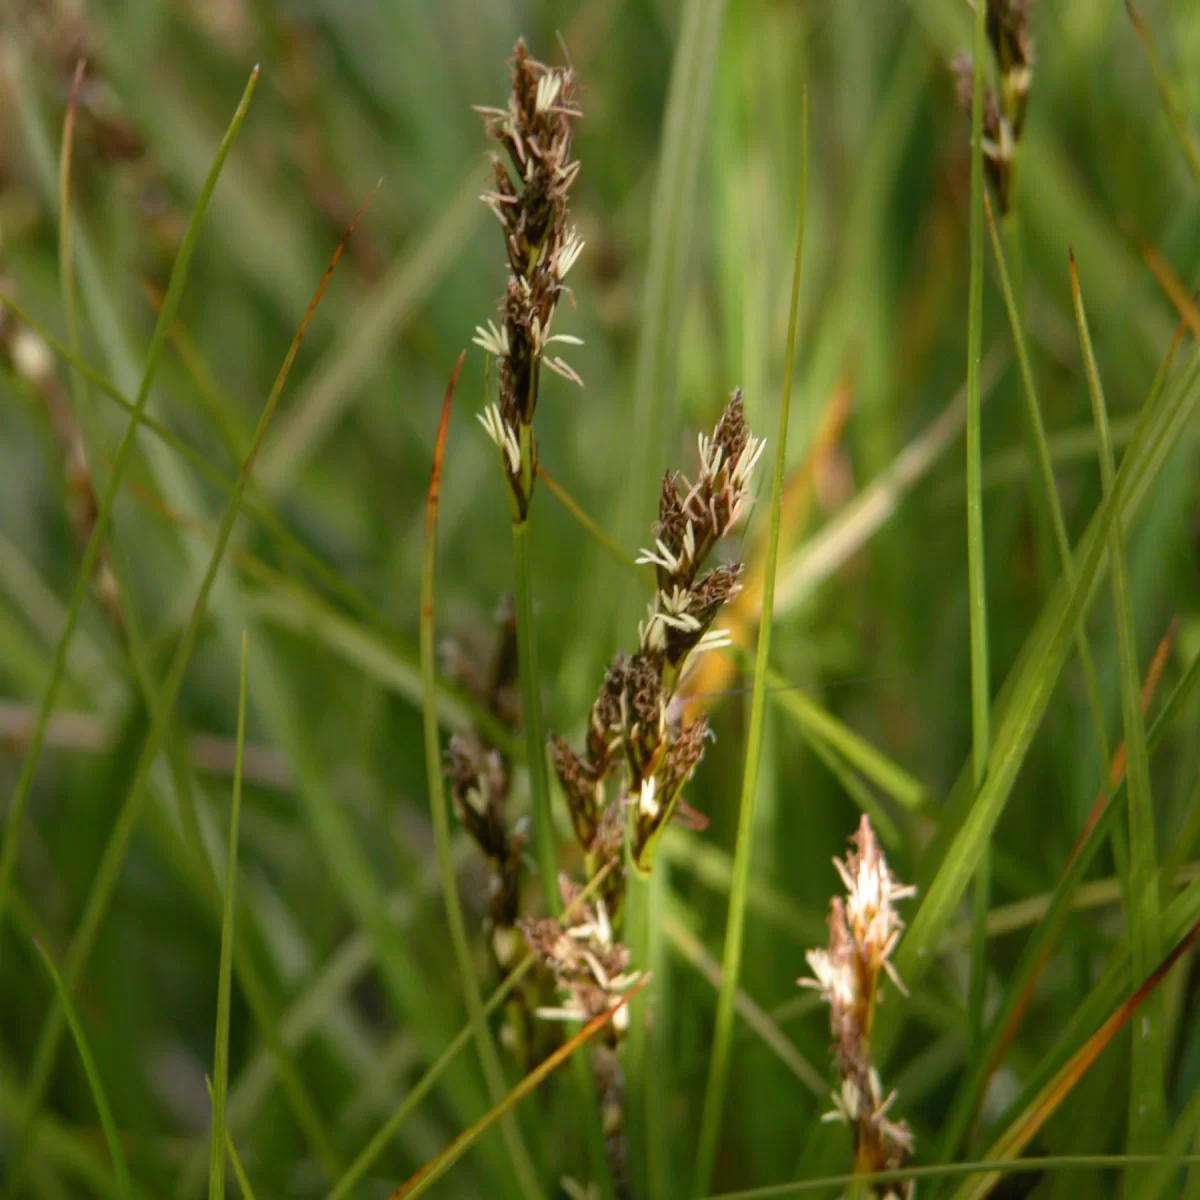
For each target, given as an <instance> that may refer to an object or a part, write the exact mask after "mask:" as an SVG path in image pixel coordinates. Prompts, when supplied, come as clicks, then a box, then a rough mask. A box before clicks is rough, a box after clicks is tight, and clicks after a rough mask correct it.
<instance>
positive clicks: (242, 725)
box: [208, 633, 246, 1200]
mask: <svg viewBox="0 0 1200 1200" xmlns="http://www.w3.org/2000/svg"><path fill="white" fill-rule="evenodd" d="M245 753H246V635H245V633H243V634H242V666H241V672H240V674H239V676H238V715H237V757H236V759H235V763H234V768H233V803H232V805H231V806H230V812H229V849H228V851H227V858H226V863H225V907H224V909H223V912H222V916H221V961H220V965H219V967H218V973H217V980H218V982H217V1036H216V1046H215V1049H214V1051H213V1088H212V1135H211V1138H210V1143H211V1144H210V1153H209V1160H208V1200H224V1197H225V1096H226V1093H227V1091H228V1087H229V999H230V992H231V991H232V989H233V938H234V925H233V914H234V900H235V897H234V889H235V888H236V886H237V854H238V819H239V817H240V816H241V811H242V762H243V760H244V758H245Z"/></svg>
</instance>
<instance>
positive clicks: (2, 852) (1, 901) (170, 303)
mask: <svg viewBox="0 0 1200 1200" xmlns="http://www.w3.org/2000/svg"><path fill="white" fill-rule="evenodd" d="M257 82H258V68H257V67H255V68H254V70H253V71H252V72H251V73H250V79H249V82H248V83H247V84H246V89H245V91H244V92H243V93H242V98H241V101H240V103H239V104H238V106H237V109H236V111H235V112H234V114H233V120H232V121H230V123H229V128H228V129H227V130H226V132H225V136H224V138H222V140H221V144H220V146H219V147H218V148H217V154H216V157H215V158H214V159H213V163H212V166H211V168H210V169H209V173H208V177H207V178H206V179H205V181H204V186H203V187H202V188H201V189H200V195H199V196H198V197H197V200H196V206H195V208H194V209H193V210H192V215H191V219H190V220H189V221H188V227H187V232H186V233H185V234H184V236H183V241H182V242H181V243H180V246H179V253H178V254H177V255H176V256H175V265H174V267H173V268H172V270H171V279H170V282H169V283H168V284H167V295H166V299H165V300H164V301H163V306H162V311H161V312H160V313H159V318H158V321H157V322H156V323H155V326H154V333H153V335H152V336H151V338H150V348H149V350H148V351H147V352H146V363H145V366H144V367H143V369H142V378H141V383H140V385H139V387H138V392H137V396H136V397H135V398H134V411H133V415H132V417H131V418H130V420H129V424H128V425H127V426H126V427H125V433H124V434H123V435H122V437H121V441H120V443H119V444H118V446H117V451H116V454H115V455H114V456H113V462H112V467H111V469H110V471H109V477H108V483H107V485H106V487H105V489H104V495H103V497H102V498H101V500H100V503H99V506H98V508H97V512H96V522H95V525H94V526H93V527H92V532H91V535H90V536H89V537H88V542H87V546H86V548H85V549H84V552H83V560H82V562H81V563H80V565H79V571H78V574H77V575H76V579H75V587H74V590H73V592H72V593H71V603H70V605H69V607H68V608H67V620H66V625H65V626H64V628H63V632H62V636H61V637H60V638H59V641H58V645H57V646H56V647H55V649H54V659H53V661H52V662H51V665H50V678H49V679H48V680H47V682H46V690H45V692H44V693H43V694H42V701H41V705H40V707H39V709H38V716H37V722H36V724H35V725H34V729H33V737H32V738H31V739H30V742H29V747H28V749H27V750H26V751H25V758H24V760H23V761H22V763H21V774H20V776H19V777H18V779H17V784H16V787H15V789H14V791H13V797H12V801H11V803H10V805H9V809H8V817H7V819H6V821H5V826H4V842H3V848H2V849H0V921H2V920H3V917H4V909H5V906H6V905H7V902H8V892H9V887H10V885H11V882H12V873H13V868H14V867H15V865H16V859H17V851H18V849H19V846H20V839H21V825H22V823H23V822H24V819H25V809H26V807H27V805H28V803H29V796H30V793H31V792H32V790H33V779H34V775H35V774H36V772H37V764H38V759H39V757H40V756H41V752H42V743H43V742H44V741H45V737H46V726H47V724H48V722H49V720H50V713H51V711H52V710H53V708H54V701H55V699H56V697H57V695H58V688H59V685H60V684H61V682H62V676H63V669H64V667H65V665H66V659H67V649H68V647H69V646H70V644H71V636H72V634H73V633H74V632H75V625H76V623H77V622H78V620H79V613H80V610H81V609H82V608H83V602H84V599H85V598H86V596H87V592H88V588H89V586H90V584H91V579H92V572H93V570H94V569H95V566H96V561H97V558H98V557H99V554H100V548H101V545H102V543H103V540H104V534H105V532H106V530H107V528H108V522H109V518H110V516H111V514H112V508H113V502H114V501H115V500H116V495H117V489H118V488H119V487H120V484H121V476H122V475H123V473H124V471H125V468H126V466H127V465H128V462H129V457H130V454H131V453H132V451H133V444H134V440H135V437H136V434H137V426H138V423H139V421H140V420H141V417H142V414H143V412H144V411H145V408H146V403H147V401H148V400H149V397H150V385H151V383H152V382H153V380H154V374H155V371H156V370H157V368H158V363H159V359H160V358H161V357H162V350H163V345H164V343H165V341H166V336H167V330H168V328H169V327H170V324H171V322H172V320H174V317H175V313H176V311H177V310H178V308H179V301H180V299H181V298H182V296H183V289H184V286H185V284H186V283H187V276H188V268H189V266H190V265H191V260H192V253H193V251H194V250H195V247H196V242H197V240H198V239H199V236H200V228H201V225H202V224H203V222H204V214H205V213H206V212H207V210H208V205H209V201H210V200H211V199H212V194H213V191H214V189H215V188H216V186H217V179H218V178H219V177H220V174H221V168H222V167H223V166H224V165H225V159H226V157H227V156H228V154H229V150H230V147H231V146H232V145H233V142H234V139H235V138H236V137H237V135H238V131H239V130H240V129H241V127H242V122H243V121H244V120H245V119H246V113H247V111H248V110H249V107H250V98H251V97H252V96H253V95H254V88H255V85H256V84H257Z"/></svg>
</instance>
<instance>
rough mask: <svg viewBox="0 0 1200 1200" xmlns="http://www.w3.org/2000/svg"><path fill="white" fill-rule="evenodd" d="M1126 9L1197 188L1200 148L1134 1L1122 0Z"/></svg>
mask: <svg viewBox="0 0 1200 1200" xmlns="http://www.w3.org/2000/svg"><path fill="white" fill-rule="evenodd" d="M1125 8H1126V9H1127V10H1128V12H1129V19H1130V21H1131V22H1132V23H1133V28H1134V31H1135V32H1136V33H1137V36H1138V41H1140V42H1141V43H1142V49H1143V50H1144V51H1145V52H1146V61H1147V62H1148V63H1149V64H1150V74H1151V75H1153V76H1154V86H1155V87H1157V88H1158V94H1159V96H1160V97H1161V98H1162V102H1163V108H1165V109H1166V110H1167V117H1168V119H1169V120H1170V122H1171V129H1172V130H1173V131H1174V133H1175V138H1176V140H1177V141H1178V142H1179V149H1180V150H1181V151H1182V152H1183V157H1184V159H1185V160H1186V162H1187V165H1188V170H1189V171H1191V173H1192V178H1193V179H1194V180H1195V181H1196V183H1197V184H1200V145H1197V142H1196V138H1195V136H1194V135H1193V133H1192V131H1191V129H1190V128H1189V127H1188V123H1187V117H1186V116H1184V113H1183V110H1182V109H1181V108H1180V106H1179V100H1178V99H1177V98H1176V96H1175V89H1174V88H1173V87H1172V86H1171V83H1170V80H1169V79H1168V78H1167V73H1166V71H1165V70H1164V69H1163V65H1162V62H1161V60H1160V59H1159V57H1158V51H1157V50H1155V49H1154V41H1153V39H1152V38H1151V36H1150V31H1149V29H1147V28H1146V23H1145V21H1143V20H1142V17H1141V14H1140V13H1139V12H1138V10H1137V9H1136V8H1134V7H1133V0H1125Z"/></svg>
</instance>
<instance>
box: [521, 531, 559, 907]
mask: <svg viewBox="0 0 1200 1200" xmlns="http://www.w3.org/2000/svg"><path fill="white" fill-rule="evenodd" d="M512 532H513V573H514V581H515V586H516V600H517V654H518V659H519V663H518V666H519V675H520V684H521V723H522V725H523V726H524V728H525V758H526V762H527V765H528V767H529V803H530V807H531V808H532V810H533V845H534V851H535V853H536V855H537V864H538V875H539V877H540V879H541V885H542V898H543V900H544V901H545V903H546V911H547V912H549V913H552V914H554V915H557V914H558V913H560V912H562V900H561V898H560V897H559V894H558V843H557V840H556V839H555V836H554V821H553V818H552V815H551V812H550V777H549V773H548V771H547V769H546V731H545V728H544V726H543V724H542V701H541V696H540V694H539V689H538V679H539V677H538V665H537V627H536V626H535V625H534V621H533V572H532V567H531V563H530V556H529V522H528V521H514V522H513V527H512Z"/></svg>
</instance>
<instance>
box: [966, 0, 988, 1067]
mask: <svg viewBox="0 0 1200 1200" xmlns="http://www.w3.org/2000/svg"><path fill="white" fill-rule="evenodd" d="M986 16H987V14H986V12H985V6H984V5H983V4H976V5H975V38H974V45H973V49H972V55H971V65H972V79H971V206H970V257H971V277H970V285H969V293H968V301H967V589H968V593H969V606H970V643H971V776H972V781H973V783H974V789H975V791H976V792H978V791H979V788H980V786H981V785H982V784H983V779H984V776H985V775H986V774H987V767H988V753H989V750H990V747H991V739H992V734H991V703H992V701H991V687H990V684H989V670H988V628H987V580H986V578H985V557H986V556H985V545H984V540H983V487H982V476H983V463H982V459H983V452H982V438H981V422H982V405H981V399H980V386H979V369H980V354H981V343H982V336H983V333H982V331H983V70H984V53H985V44H984V22H985V20H986ZM990 880H991V867H990V855H989V853H988V851H987V848H986V847H985V848H984V852H983V853H982V854H981V855H980V857H979V864H978V868H977V874H976V877H975V895H974V901H973V905H972V912H973V919H972V935H971V964H970V979H969V983H968V987H967V1057H968V1058H971V1057H972V1056H973V1055H974V1053H975V1051H976V1049H977V1048H978V1046H979V1043H980V1041H981V1040H982V1038H983V1000H984V990H985V986H986V983H987V910H988V900H989V895H990V892H991V883H990Z"/></svg>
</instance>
